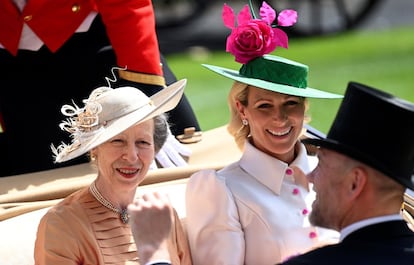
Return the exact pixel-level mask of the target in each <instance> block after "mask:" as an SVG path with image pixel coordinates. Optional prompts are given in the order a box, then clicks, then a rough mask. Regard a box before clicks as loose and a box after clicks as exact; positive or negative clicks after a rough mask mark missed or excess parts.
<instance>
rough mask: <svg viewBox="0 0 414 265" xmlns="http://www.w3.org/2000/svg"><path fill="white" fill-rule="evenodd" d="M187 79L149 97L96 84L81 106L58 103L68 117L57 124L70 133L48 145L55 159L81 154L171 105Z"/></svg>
mask: <svg viewBox="0 0 414 265" xmlns="http://www.w3.org/2000/svg"><path fill="white" fill-rule="evenodd" d="M186 83H187V80H186V79H182V80H179V81H177V82H175V83H173V84H171V85H170V86H168V87H166V88H164V89H162V90H161V91H160V92H158V93H156V94H154V95H153V96H151V97H148V96H146V95H145V94H144V93H143V92H141V91H140V90H138V89H137V88H134V87H119V88H110V87H99V88H96V89H94V90H93V91H92V93H91V94H90V95H89V98H88V99H85V100H84V101H83V102H84V103H85V106H84V107H83V108H79V107H78V106H76V104H74V106H71V105H64V106H62V109H61V111H62V113H63V114H64V115H66V116H68V117H69V118H68V119H67V120H65V121H63V122H62V123H60V125H59V127H60V128H61V129H62V130H64V131H67V132H69V133H70V134H71V138H72V142H71V143H70V144H65V143H62V144H60V145H59V146H58V147H54V146H53V144H52V146H51V148H52V152H53V154H54V157H55V162H64V161H67V160H70V159H73V158H76V157H78V156H80V155H83V154H85V153H86V152H88V151H90V150H91V149H92V148H94V147H96V146H98V145H100V144H102V143H104V142H106V141H107V140H109V139H111V138H112V137H114V136H115V135H117V134H119V133H121V132H123V131H125V130H126V129H128V128H130V127H131V126H133V125H135V124H137V123H140V122H144V121H146V120H148V119H151V118H153V117H155V116H157V115H159V114H161V113H164V112H167V111H169V110H171V109H173V108H174V107H175V106H176V105H177V104H178V102H179V101H180V99H181V97H182V95H183V93H184V88H185V86H186Z"/></svg>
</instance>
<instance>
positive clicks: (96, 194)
mask: <svg viewBox="0 0 414 265" xmlns="http://www.w3.org/2000/svg"><path fill="white" fill-rule="evenodd" d="M89 191H90V192H91V193H92V195H93V197H95V199H96V200H97V201H98V202H99V203H100V204H102V205H103V206H105V207H106V208H108V209H109V210H111V211H113V212H115V213H117V214H119V215H120V217H121V221H122V222H123V223H124V224H127V223H128V220H129V215H128V212H127V209H121V210H120V209H118V208H116V207H115V206H114V205H113V204H112V203H111V202H110V201H108V200H107V199H105V197H104V196H102V194H101V193H100V192H99V191H98V189H97V188H96V184H95V181H94V182H93V183H92V184H91V185H90V186H89Z"/></svg>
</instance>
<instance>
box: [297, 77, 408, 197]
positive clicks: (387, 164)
mask: <svg viewBox="0 0 414 265" xmlns="http://www.w3.org/2000/svg"><path fill="white" fill-rule="evenodd" d="M303 142H304V143H307V144H312V145H316V146H321V147H324V148H327V149H331V150H334V151H336V152H339V153H342V154H344V155H347V156H349V157H351V158H353V159H356V160H358V161H361V162H363V163H365V164H367V165H369V166H371V167H373V168H375V169H377V170H379V171H381V172H382V173H384V174H386V175H387V176H389V177H391V178H393V179H394V180H396V181H398V182H399V183H400V184H402V185H404V186H405V187H408V188H410V189H413V188H414V176H413V170H414V104H412V103H410V102H408V101H405V100H403V99H400V98H397V97H394V96H393V95H391V94H388V93H386V92H383V91H380V90H377V89H375V88H372V87H368V86H366V85H362V84H359V83H355V82H350V83H349V84H348V87H347V90H346V92H345V97H344V99H343V101H342V103H341V106H340V107H339V110H338V113H337V114H336V117H335V120H334V122H333V124H332V126H331V128H330V130H329V133H328V135H327V137H326V138H325V139H312V138H309V139H305V140H303Z"/></svg>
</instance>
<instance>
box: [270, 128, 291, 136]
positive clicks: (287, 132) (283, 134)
mask: <svg viewBox="0 0 414 265" xmlns="http://www.w3.org/2000/svg"><path fill="white" fill-rule="evenodd" d="M267 131H268V132H269V133H270V134H271V135H273V136H285V135H287V134H289V133H290V132H291V131H292V127H289V128H288V129H287V130H286V131H282V132H275V131H272V130H267Z"/></svg>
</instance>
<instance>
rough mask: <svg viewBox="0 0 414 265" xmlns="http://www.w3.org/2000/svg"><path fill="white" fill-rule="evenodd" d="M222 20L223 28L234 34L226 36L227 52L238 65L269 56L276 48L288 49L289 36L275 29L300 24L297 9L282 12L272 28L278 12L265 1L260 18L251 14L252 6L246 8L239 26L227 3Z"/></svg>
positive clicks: (241, 15)
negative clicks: (233, 57)
mask: <svg viewBox="0 0 414 265" xmlns="http://www.w3.org/2000/svg"><path fill="white" fill-rule="evenodd" d="M222 18H223V22H224V25H225V26H226V27H228V28H230V29H231V30H232V31H231V34H230V35H229V36H228V37H227V43H226V51H227V52H230V53H231V54H233V55H234V56H235V60H236V62H239V63H242V64H245V63H247V62H249V61H250V60H252V59H254V58H257V57H260V56H262V55H265V54H269V53H271V52H272V51H274V50H275V49H276V47H277V46H280V47H283V48H287V47H288V37H287V35H286V33H285V32H284V31H283V30H281V29H279V28H276V26H283V27H288V26H292V25H294V24H295V23H296V21H297V12H296V11H295V10H290V9H288V10H283V11H281V12H280V14H279V15H278V17H277V25H276V26H272V23H273V21H275V19H276V11H275V10H274V9H273V8H272V7H271V6H269V5H268V4H267V3H266V2H263V4H262V6H261V8H260V19H257V18H255V17H254V14H253V16H252V14H251V13H250V10H249V6H248V5H245V6H244V7H243V9H242V10H241V11H240V13H239V15H238V16H237V26H236V23H235V15H234V12H233V9H232V8H231V7H230V6H228V5H227V4H224V6H223V12H222Z"/></svg>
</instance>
